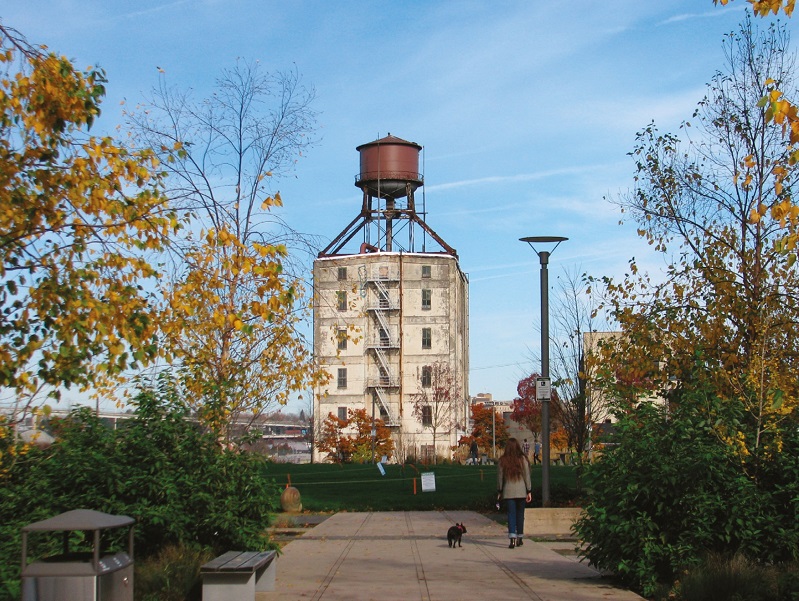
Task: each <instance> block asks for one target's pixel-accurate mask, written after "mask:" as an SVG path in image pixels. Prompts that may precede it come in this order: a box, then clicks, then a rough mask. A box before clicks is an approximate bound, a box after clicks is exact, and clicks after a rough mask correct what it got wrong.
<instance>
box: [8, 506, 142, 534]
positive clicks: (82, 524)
mask: <svg viewBox="0 0 799 601" xmlns="http://www.w3.org/2000/svg"><path fill="white" fill-rule="evenodd" d="M134 523H136V520H135V519H133V518H132V517H129V516H127V515H111V514H110V513H103V512H102V511H94V510H93V509H73V510H72V511H67V512H66V513H62V514H60V515H57V516H54V517H51V518H48V519H46V520H41V521H40V522H34V523H33V524H28V525H27V526H23V527H22V531H23V532H33V531H60V530H106V529H108V528H122V527H123V526H130V525H131V524H134Z"/></svg>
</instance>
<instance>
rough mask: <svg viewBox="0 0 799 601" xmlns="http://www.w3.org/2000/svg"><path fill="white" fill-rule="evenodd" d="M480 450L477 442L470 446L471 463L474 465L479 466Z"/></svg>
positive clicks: (474, 441)
mask: <svg viewBox="0 0 799 601" xmlns="http://www.w3.org/2000/svg"><path fill="white" fill-rule="evenodd" d="M478 450H479V449H478V448H477V441H476V440H473V441H472V444H471V445H470V446H469V461H470V462H471V464H472V465H477V453H478Z"/></svg>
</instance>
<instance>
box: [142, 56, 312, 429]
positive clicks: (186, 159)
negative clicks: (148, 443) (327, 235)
mask: <svg viewBox="0 0 799 601" xmlns="http://www.w3.org/2000/svg"><path fill="white" fill-rule="evenodd" d="M160 81H161V83H160V85H159V87H158V88H157V89H156V90H154V92H153V94H152V96H151V98H150V99H149V100H148V102H147V103H146V105H145V106H143V107H141V110H135V111H132V112H130V114H129V115H128V117H129V124H130V126H131V129H132V131H133V132H134V135H135V139H136V140H137V141H138V143H139V144H140V145H141V146H143V147H146V148H154V149H155V150H156V152H157V154H158V155H159V157H160V158H161V161H162V164H163V165H164V168H165V169H166V171H167V179H166V188H167V193H168V194H169V195H170V197H171V198H172V199H173V202H174V203H175V205H176V207H177V208H178V209H179V210H180V211H181V212H182V214H184V215H187V216H189V217H190V218H191V222H192V225H191V226H190V227H189V228H187V232H188V235H187V236H186V237H185V238H184V239H183V240H182V241H181V242H180V243H179V244H177V245H176V247H175V249H176V251H177V253H178V254H176V255H175V257H176V259H177V261H176V263H175V267H174V270H173V272H172V274H171V275H170V277H167V278H164V279H163V281H162V283H161V286H160V291H161V294H162V295H163V298H164V300H165V304H164V308H163V315H162V317H161V319H160V322H161V323H162V332H163V335H164V344H165V345H166V348H168V349H169V354H170V358H171V360H172V365H173V366H174V367H175V368H177V369H178V370H179V372H180V373H181V374H182V377H181V381H182V386H183V388H184V390H185V393H186V398H187V400H188V401H189V402H190V403H191V404H192V406H193V408H194V409H195V410H196V411H197V413H198V415H199V417H200V418H201V419H202V421H203V423H204V424H205V425H206V426H207V427H209V428H210V429H212V430H213V431H214V432H215V433H216V434H217V435H218V437H219V438H220V440H224V441H226V442H235V441H236V440H237V439H239V438H240V436H239V435H240V434H242V433H243V431H246V429H247V427H248V425H249V423H251V422H252V421H254V420H255V419H256V418H257V417H259V416H260V415H261V414H263V413H264V412H266V411H269V410H272V409H276V408H278V407H280V406H281V405H283V404H285V403H286V402H287V401H288V400H289V398H290V396H291V395H292V394H299V393H300V391H303V390H306V389H308V387H309V386H315V382H316V381H317V380H318V379H320V378H321V379H326V376H325V375H324V372H322V371H320V370H317V369H315V367H314V365H313V361H312V356H311V353H310V345H309V344H307V342H306V340H305V339H304V336H303V330H302V328H300V327H299V326H300V324H301V322H302V320H303V319H305V318H306V317H308V316H309V312H308V304H307V302H306V301H305V299H304V290H303V287H302V283H301V279H300V276H299V259H298V255H299V254H300V253H301V252H302V251H312V250H313V247H314V245H313V244H312V242H311V241H309V240H308V238H307V237H305V236H302V235H300V234H298V233H297V232H295V231H293V230H292V229H291V228H289V227H288V225H287V224H285V223H284V222H283V221H282V220H281V219H280V217H279V215H278V213H277V209H278V208H279V207H280V205H281V199H280V194H279V193H278V192H273V191H271V190H270V186H271V185H272V182H274V181H275V179H276V178H277V177H278V176H280V175H282V174H285V173H288V172H290V171H291V169H292V168H293V166H294V164H295V163H296V161H297V160H298V158H299V157H300V156H302V153H303V151H304V150H305V149H306V148H308V147H309V146H310V145H312V143H313V129H314V126H315V113H314V112H313V111H312V109H311V107H310V105H311V101H312V100H313V91H312V90H311V91H309V90H306V89H305V88H303V86H302V85H301V84H300V80H299V76H298V75H297V74H296V73H295V72H289V73H282V74H281V73H279V74H275V75H273V74H268V73H266V74H265V73H263V72H262V71H261V70H260V67H259V66H258V65H257V64H247V63H244V62H243V61H239V62H238V63H237V64H236V66H235V67H234V68H232V69H229V70H225V71H224V72H223V73H222V76H221V77H220V78H219V79H218V80H217V82H216V86H215V89H214V93H213V94H212V95H211V96H210V97H209V98H207V99H204V100H199V101H195V100H194V99H193V98H192V97H191V96H190V94H188V93H185V92H182V91H179V90H176V89H174V88H170V87H168V86H167V85H166V83H165V81H166V80H165V75H162V76H161V79H160ZM197 232H202V233H201V234H200V235H199V236H198V235H197Z"/></svg>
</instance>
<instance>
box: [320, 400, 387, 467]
mask: <svg viewBox="0 0 799 601" xmlns="http://www.w3.org/2000/svg"><path fill="white" fill-rule="evenodd" d="M372 425H373V424H372V418H371V417H370V416H369V415H367V413H366V409H354V410H353V409H349V410H348V411H347V419H339V418H338V417H337V416H335V415H333V414H332V413H330V414H328V416H327V419H325V421H324V422H322V428H321V432H320V433H319V435H318V436H317V437H316V441H315V444H316V448H317V449H318V450H319V451H320V452H322V453H325V454H326V455H327V459H328V460H329V461H332V462H334V463H350V462H356V463H364V462H368V461H371V459H372ZM374 429H375V438H374V457H375V459H376V460H380V459H381V458H382V457H383V456H386V457H388V458H391V457H392V456H393V454H394V441H393V440H392V438H391V430H390V429H389V428H388V426H386V425H385V422H383V420H382V419H375V420H374Z"/></svg>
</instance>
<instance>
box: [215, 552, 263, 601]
mask: <svg viewBox="0 0 799 601" xmlns="http://www.w3.org/2000/svg"><path fill="white" fill-rule="evenodd" d="M276 557H277V553H276V552H275V551H262V552H258V551H228V552H227V553H225V554H224V555H220V556H219V557H217V558H216V559H213V560H211V561H209V562H208V563H206V564H203V565H202V566H201V567H200V575H201V576H202V580H203V601H254V599H255V592H256V591H258V592H261V591H273V590H275V572H276V570H277V566H276V563H277V562H275V558H276Z"/></svg>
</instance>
